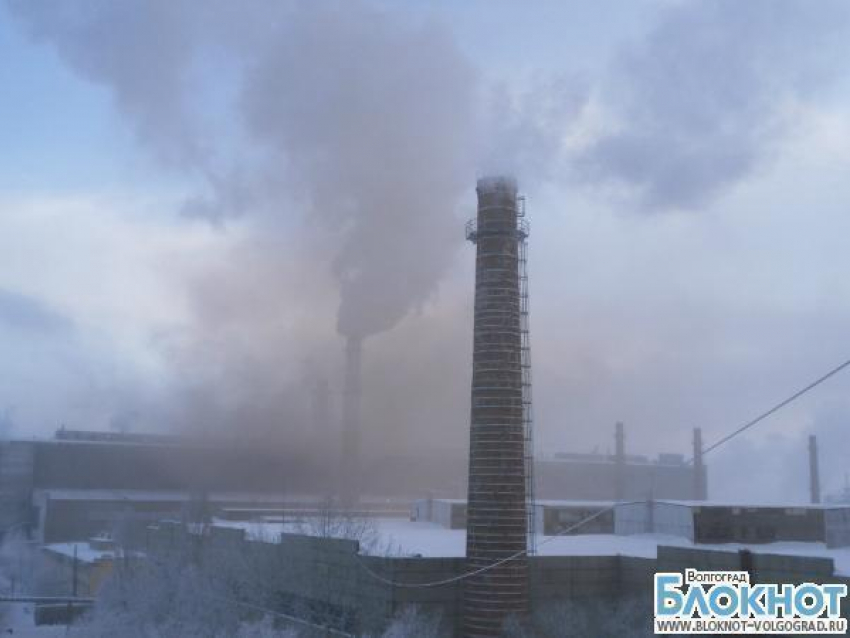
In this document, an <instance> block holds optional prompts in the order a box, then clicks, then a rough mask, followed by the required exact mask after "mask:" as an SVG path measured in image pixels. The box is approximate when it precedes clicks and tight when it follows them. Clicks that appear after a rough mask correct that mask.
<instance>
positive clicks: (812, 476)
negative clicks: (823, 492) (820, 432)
mask: <svg viewBox="0 0 850 638" xmlns="http://www.w3.org/2000/svg"><path fill="white" fill-rule="evenodd" d="M809 490H810V494H811V502H812V503H820V471H819V470H818V439H817V437H816V436H815V435H814V434H811V435H809Z"/></svg>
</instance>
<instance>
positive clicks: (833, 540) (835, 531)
mask: <svg viewBox="0 0 850 638" xmlns="http://www.w3.org/2000/svg"><path fill="white" fill-rule="evenodd" d="M823 524H824V531H825V534H826V546H827V547H847V546H850V508H847V507H840V508H835V509H827V510H824V511H823Z"/></svg>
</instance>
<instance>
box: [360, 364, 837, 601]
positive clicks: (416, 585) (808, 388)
mask: <svg viewBox="0 0 850 638" xmlns="http://www.w3.org/2000/svg"><path fill="white" fill-rule="evenodd" d="M848 366H850V359H848V360H847V361H845V362H844V363H842V364H840V365H838V366H836V367H835V368H833V369H832V370H830V371H829V372H827V373H826V374H824V375H823V376H821V377H819V378H817V379H816V380H814V381H812V382H811V383H810V384H808V385H807V386H805V387H804V388H802V389H801V390H798V391H797V392H795V393H794V394H792V395H791V396H790V397H788V398H787V399H785V400H783V401H780V402H779V403H777V404H776V405H774V406H773V407H772V408H770V409H769V410H766V411H765V412H762V413H761V414H760V415H759V416H757V417H756V418H754V419H752V420H751V421H748V422H747V423H745V424H744V425H742V426H740V427H739V428H738V429H736V430H734V431H733V432H731V433H729V434H727V435H726V436H724V437H723V438H722V439H720V440H719V441H717V442H716V443H713V444H712V445H710V446H709V447H707V448H705V449H704V450H703V452H702V454H703V456H705V455H706V454H708V453H709V452H711V451H712V450H715V449H717V448H718V447H720V446H721V445H723V444H724V443H727V442H728V441H730V440H731V439H733V438H735V437H736V436H738V435H739V434H741V433H742V432H744V431H746V430H748V429H750V428H751V427H753V426H754V425H756V424H757V423H760V422H761V421H764V420H765V419H766V418H767V417H769V416H770V415H772V414H775V413H776V412H778V411H779V410H781V409H782V408H784V407H785V406H787V405H789V404H791V403H793V402H794V401H796V400H797V399H799V398H800V397H801V396H803V395H804V394H806V393H808V392H810V391H811V390H814V389H815V388H816V387H817V386H819V385H820V384H821V383H823V382H824V381H826V380H827V379H829V378H831V377H833V376H835V375H836V374H838V373H839V372H841V371H842V370H844V369H845V368H847V367H848ZM688 462H689V463H692V462H693V458H692V459H690V460H689V461H688ZM642 502H644V501H629V502H622V503H615V504H614V505H610V506H608V507H605V508H603V509H601V510H599V511H597V512H595V513H593V514H591V515H590V516H587V517H585V518H583V519H582V520H580V521H578V522H577V523H574V524H573V525H571V526H569V527H568V528H566V529H564V530H561V531H560V532H558V533H557V534H555V535H554V536H549V537H548V538H546V539H545V540H543V541H541V542H540V543H539V544H538V547H542V546H543V545H546V544H547V543H551V542H552V541H553V540H555V539H556V538H558V537H560V536H564V535H566V534H569V533H570V532H573V531H575V530H576V529H578V528H580V527H583V526H584V525H586V524H587V523H589V522H591V521H593V520H595V519H597V518H599V517H600V516H602V515H603V514H605V513H606V512H609V511H612V510H613V509H614V508H615V507H616V506H617V505H634V504H636V503H642ZM527 553H528V549H524V550H522V551H519V552H516V553H515V554H512V555H510V556H508V557H506V558H502V559H500V560H498V561H496V562H494V563H491V564H489V565H485V566H484V567H479V568H478V569H475V570H472V571H469V572H465V573H463V574H459V575H457V576H453V577H452V578H445V579H443V580H438V581H433V582H429V583H402V582H398V581H394V580H390V579H388V578H384V577H383V576H381V575H380V574H377V573H375V572H374V571H373V570H371V569H369V568H368V567H367V566H366V565H365V563H364V562H363V561H362V559H361V557H360V556H359V555H358V556H357V563H358V565H360V567H361V568H363V570H364V571H365V572H366V573H367V574H369V575H370V576H371V577H372V578H374V579H376V580H378V581H380V582H382V583H384V584H385V585H390V586H392V587H400V588H407V589H424V588H429V587H441V586H443V585H450V584H452V583H456V582H459V581H461V580H465V579H467V578H471V577H472V576H476V575H478V574H482V573H484V572H487V571H489V570H491V569H495V568H496V567H498V566H499V565H503V564H505V563H507V562H509V561H512V560H516V559H517V558H519V557H520V556H524V555H526V554H527Z"/></svg>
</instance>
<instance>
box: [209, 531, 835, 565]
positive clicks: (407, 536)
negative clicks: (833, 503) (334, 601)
mask: <svg viewBox="0 0 850 638" xmlns="http://www.w3.org/2000/svg"><path fill="white" fill-rule="evenodd" d="M372 522H373V524H374V529H375V531H376V532H377V535H378V536H379V538H380V540H379V542H378V543H376V545H375V546H376V547H377V550H373V552H372V553H376V554H384V553H389V554H392V555H402V556H416V555H419V556H425V557H446V558H450V557H461V556H464V555H465V552H466V530H463V529H446V528H444V527H441V526H439V525H437V524H435V523H428V522H414V521H409V520H407V519H403V518H375V519H372ZM214 524H215V525H218V526H222V527H231V528H238V529H244V530H245V531H246V535H247V537H248V538H249V539H252V540H263V541H268V542H276V541H277V539H278V538H279V536H280V534H281V532H284V531H285V532H287V533H295V534H310V533H311V532H310V525H309V523H303V522H301V523H298V522H295V521H293V522H287V523H285V524H284V523H280V522H265V521H227V520H220V519H217V520H215V521H214ZM660 545H665V546H671V547H697V548H699V549H711V550H718V551H726V552H737V551H738V550H740V549H749V550H751V551H753V552H755V553H761V554H782V555H789V556H813V557H821V558H831V559H833V561H834V562H835V573H836V574H839V575H843V576H850V547H842V548H836V549H827V547H826V545H824V544H823V543H802V542H799V543H798V542H779V543H765V544H757V545H742V544H738V543H728V544H722V545H705V544H700V545H694V543H692V542H691V541H689V540H688V539H686V538H682V537H679V536H669V535H664V534H634V535H630V536H617V535H614V534H576V535H570V536H538V539H537V548H538V550H537V553H538V554H539V555H541V556H613V555H621V556H636V557H642V558H656V556H657V552H658V547H659V546H660ZM361 551H363V550H361Z"/></svg>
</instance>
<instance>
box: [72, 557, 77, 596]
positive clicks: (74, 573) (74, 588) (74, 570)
mask: <svg viewBox="0 0 850 638" xmlns="http://www.w3.org/2000/svg"><path fill="white" fill-rule="evenodd" d="M71 573H72V578H73V582H72V583H71V595H72V596H73V597H74V598H76V597H77V544H76V543H74V565H73V567H72V570H71Z"/></svg>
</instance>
